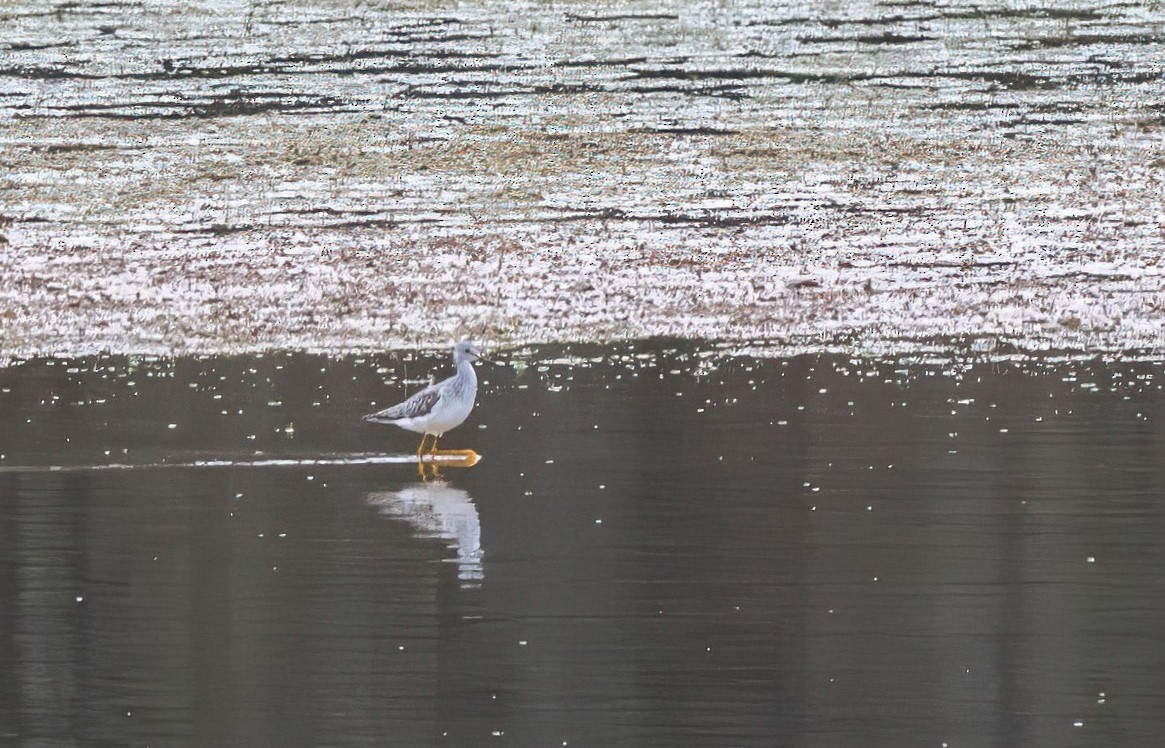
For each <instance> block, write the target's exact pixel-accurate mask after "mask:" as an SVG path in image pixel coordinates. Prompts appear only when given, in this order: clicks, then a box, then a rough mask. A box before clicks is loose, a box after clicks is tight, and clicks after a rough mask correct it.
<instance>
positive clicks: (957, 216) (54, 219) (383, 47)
mask: <svg viewBox="0 0 1165 748" xmlns="http://www.w3.org/2000/svg"><path fill="white" fill-rule="evenodd" d="M0 23H2V24H3V27H4V31H5V34H4V38H3V39H0V236H3V237H4V239H3V241H0V321H2V322H3V324H0V350H2V351H4V352H13V353H17V354H19V355H28V354H45V353H59V352H62V351H63V352H67V353H78V352H93V353H96V352H99V351H102V350H112V351H115V352H142V351H146V352H164V353H173V352H184V351H185V352H210V353H218V352H223V351H232V352H239V351H249V350H250V351H253V350H259V349H266V348H273V347H274V348H280V347H296V348H306V349H311V350H316V351H332V352H334V351H341V350H345V351H353V350H376V349H379V348H382V347H384V346H393V347H416V346H418V345H420V346H422V347H423V346H427V345H435V344H437V343H444V341H445V340H446V339H448V337H449V336H450V331H451V330H453V329H456V328H458V327H459V326H460V327H462V328H464V329H467V330H469V331H471V332H473V333H474V334H476V335H477V337H479V338H481V337H487V336H488V337H490V338H491V339H495V340H498V339H505V340H509V341H512V342H547V341H551V342H563V341H567V340H607V339H629V338H634V337H640V336H649V335H660V334H670V335H685V336H700V337H706V338H709V337H710V338H717V339H725V338H732V339H738V340H740V339H753V338H757V337H764V338H767V339H770V340H783V341H790V342H792V343H794V344H802V346H803V345H808V346H810V347H812V346H814V345H817V346H820V345H822V344H823V343H824V344H826V345H828V344H830V343H833V342H836V341H838V340H856V341H858V344H859V345H860V346H861V347H863V348H864V349H865V350H867V351H871V352H875V353H879V352H885V351H887V350H889V351H900V350H901V349H903V348H909V347H910V341H911V340H913V339H916V338H918V337H920V336H930V335H957V334H980V333H983V332H989V333H991V334H995V335H998V336H1000V337H1002V338H1004V339H1005V340H1007V341H1009V342H1012V343H1015V344H1018V345H1021V346H1022V347H1025V348H1028V349H1040V350H1043V349H1063V348H1073V349H1075V350H1097V349H1104V350H1107V351H1124V350H1128V349H1143V348H1150V349H1156V350H1160V349H1161V348H1162V346H1163V345H1165V341H1163V340H1162V336H1161V329H1160V327H1161V326H1160V319H1159V318H1160V310H1161V308H1162V306H1163V305H1165V289H1163V284H1162V280H1161V278H1162V276H1161V268H1160V266H1159V258H1160V256H1161V255H1162V252H1163V250H1165V244H1163V241H1165V224H1163V221H1165V216H1163V214H1162V212H1161V208H1160V206H1161V197H1162V194H1163V188H1162V173H1163V172H1162V165H1163V163H1165V161H1163V159H1165V154H1163V153H1162V150H1161V143H1162V127H1163V124H1165V121H1163V119H1162V117H1163V112H1165V99H1163V97H1162V85H1161V71H1162V65H1163V64H1165V44H1162V39H1161V29H1162V28H1163V24H1165V10H1163V7H1162V6H1161V4H1160V3H1157V2H1145V3H1138V2H1112V3H1105V4H1101V5H1097V4H1096V3H1089V2H1080V1H1078V0H1063V1H1062V2H1057V3H1052V4H1049V3H1027V2H1013V1H1011V0H1008V1H1006V2H991V3H983V2H971V1H965V0H949V1H948V0H943V1H942V2H930V1H929V0H925V1H921V2H912V1H910V0H904V1H902V2H898V1H895V2H867V1H862V2H847V3H835V2H816V1H809V2H768V1H767V0H764V1H762V0H755V1H749V2H733V3H714V2H679V1H674V2H673V1H665V2H658V1H657V0H651V2H638V1H637V0H600V1H598V2H552V3H542V2H539V3H521V2H504V1H498V0H482V2H474V3H446V2H428V1H427V0H418V1H417V2H404V3H391V4H377V3H347V2H339V1H331V2H313V3H304V2H297V1H295V0H288V1H280V0H270V1H265V2H241V1H240V2H230V1H228V0H205V1H203V2H190V3H180V4H179V3H142V2H137V1H136V0H125V1H123V0H113V1H111V2H100V3H76V2H50V3H46V2H41V1H39V0H37V1H35V2H33V1H28V0H17V1H14V2H8V3H5V4H4V5H3V7H0Z"/></svg>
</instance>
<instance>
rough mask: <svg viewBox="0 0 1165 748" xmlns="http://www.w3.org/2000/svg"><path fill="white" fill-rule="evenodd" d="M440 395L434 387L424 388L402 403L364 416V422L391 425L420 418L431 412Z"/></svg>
mask: <svg viewBox="0 0 1165 748" xmlns="http://www.w3.org/2000/svg"><path fill="white" fill-rule="evenodd" d="M440 397H441V394H440V393H439V392H438V391H437V388H436V387H426V388H425V389H423V390H421V391H420V392H418V393H417V394H415V395H413V396H412V397H410V398H409V399H408V400H405V401H404V402H403V403H400V404H398V405H394V406H392V407H391V408H385V409H384V410H382V411H379V412H376V413H372V414H369V415H366V416H364V420H365V421H374V422H383V423H391V422H392V421H399V420H400V419H402V418H420V417H421V416H427V415H429V414H430V413H432V412H433V408H434V407H435V406H436V405H437V400H439V399H440Z"/></svg>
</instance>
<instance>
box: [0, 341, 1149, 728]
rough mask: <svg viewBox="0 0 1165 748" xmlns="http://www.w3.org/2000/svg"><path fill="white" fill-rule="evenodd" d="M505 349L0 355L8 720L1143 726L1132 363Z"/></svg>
mask: <svg viewBox="0 0 1165 748" xmlns="http://www.w3.org/2000/svg"><path fill="white" fill-rule="evenodd" d="M502 358H503V359H505V360H507V361H508V362H509V363H510V364H511V365H510V366H508V367H505V368H497V369H492V370H484V371H483V378H484V379H485V380H488V384H487V385H486V386H484V387H483V391H482V393H481V395H480V398H479V408H478V410H476V411H475V413H474V414H473V416H472V417H471V420H470V421H469V422H468V423H467V424H466V425H465V426H463V427H461V428H460V429H458V430H457V431H455V432H453V433H451V434H450V435H448V436H447V437H446V439H445V441H444V443H443V445H442V446H445V447H450V448H454V447H462V448H469V447H472V448H473V449H476V450H477V451H478V452H480V453H481V454H482V456H483V461H482V462H481V463H480V464H479V465H477V466H476V467H474V468H472V469H465V470H454V469H446V470H445V474H444V480H443V481H437V482H429V483H422V482H420V481H419V480H418V479H417V476H416V470H415V466H414V465H412V464H409V463H408V461H407V460H405V461H403V462H395V461H394V460H395V458H394V457H393V455H398V454H401V455H407V454H408V453H409V452H410V451H411V450H412V449H415V446H416V444H415V441H416V440H415V439H414V438H413V437H412V435H410V434H406V433H404V432H399V431H397V430H395V429H386V428H379V429H378V428H376V427H373V426H369V425H366V424H363V423H361V422H360V421H359V418H358V416H359V415H360V414H361V413H364V412H367V411H369V410H371V409H372V408H373V404H374V403H375V404H376V405H377V406H383V405H385V404H387V403H389V402H391V401H394V400H395V399H397V398H399V397H400V396H401V395H402V394H404V392H405V391H406V390H411V389H413V388H415V387H416V385H415V384H412V383H406V381H405V380H410V379H417V378H427V377H428V375H429V374H430V373H431V372H434V371H436V372H438V373H439V374H440V375H442V376H443V375H444V373H445V371H446V369H447V364H446V363H445V361H444V356H441V357H437V358H433V357H427V356H413V355H385V356H383V357H380V358H365V359H356V358H347V359H329V358H324V357H316V356H308V355H283V354H279V355H267V356H262V357H233V358H203V359H181V360H147V361H142V360H132V359H126V358H118V357H114V358H94V359H84V360H77V361H54V360H39V361H32V362H27V363H25V364H23V365H18V366H14V367H12V368H9V369H6V370H3V371H0V424H3V429H2V430H0V453H2V454H3V458H2V459H0V466H3V471H2V472H0V744H3V745H17V746H34V745H35V746H40V745H54V746H59V745H133V746H144V745H150V746H162V745H178V746H210V745H215V746H232V745H238V746H263V745H272V746H275V745H279V746H315V745H334V746H348V745H375V746H384V745H393V746H397V745H399V746H424V745H457V746H462V745H464V746H479V745H499V746H501V745H514V746H563V745H568V746H614V745H636V746H687V745H700V746H772V745H798V746H800V745H807V746H840V745H844V746H887V747H894V748H897V747H898V746H935V747H936V748H937V747H938V746H942V745H944V744H949V746H951V747H952V748H953V747H955V746H988V745H992V746H1066V745H1126V746H1127V745H1156V744H1158V741H1159V740H1160V734H1161V731H1162V728H1165V639H1163V637H1162V635H1161V632H1162V623H1163V620H1165V544H1162V542H1161V539H1162V537H1165V501H1163V496H1162V494H1163V492H1165V468H1163V467H1162V464H1161V460H1160V458H1161V455H1162V449H1163V446H1165V431H1163V429H1162V427H1161V424H1162V423H1163V422H1165V408H1163V405H1165V398H1163V397H1162V394H1161V382H1162V376H1163V375H1162V368H1161V367H1160V366H1159V365H1152V364H1141V363H1136V364H1134V363H1129V364H1124V363H1119V364H1101V363H1095V362H1017V363H976V364H959V365H951V364H944V363H903V362H893V361H882V362H877V361H854V360H850V359H848V358H846V357H843V356H836V357H829V356H825V357H799V358H792V359H769V360H766V359H756V358H752V357H749V356H748V355H744V354H740V355H738V354H737V353H735V352H731V351H727V350H717V349H715V348H706V347H705V348H696V347H689V346H686V345H685V346H682V347H680V348H667V347H664V346H658V345H647V344H644V345H639V346H629V347H627V346H624V347H616V348H576V349H533V350H526V351H521V352H516V353H514V354H513V355H511V356H503V357H502ZM259 453H261V454H259ZM206 463H209V464H206ZM113 464H120V465H129V466H132V467H121V468H105V469H92V466H109V465H113ZM50 465H55V466H72V467H76V466H90V467H89V468H81V469H72V468H71V469H66V470H50V469H48V468H47V466H50Z"/></svg>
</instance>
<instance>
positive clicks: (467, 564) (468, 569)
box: [368, 480, 484, 583]
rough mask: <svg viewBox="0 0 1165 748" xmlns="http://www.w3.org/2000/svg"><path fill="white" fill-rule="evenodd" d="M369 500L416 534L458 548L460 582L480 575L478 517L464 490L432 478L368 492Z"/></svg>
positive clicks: (479, 527)
mask: <svg viewBox="0 0 1165 748" xmlns="http://www.w3.org/2000/svg"><path fill="white" fill-rule="evenodd" d="M368 503H369V504H371V505H372V506H375V507H377V508H378V509H379V510H380V512H381V513H382V514H384V515H386V516H389V517H399V518H401V519H404V520H406V521H407V522H408V523H409V524H411V525H412V526H413V529H414V530H415V531H416V534H417V536H418V537H422V538H440V539H441V540H445V541H447V543H446V545H447V546H448V547H449V548H450V549H453V550H455V551H457V559H456V560H457V578H458V579H460V580H461V581H462V582H463V583H468V582H478V581H480V580H481V579H482V574H483V572H482V567H481V559H482V556H483V555H484V552H483V551H482V548H481V519H480V518H479V517H478V514H477V507H475V506H474V505H473V499H471V498H470V496H469V494H468V493H467V492H465V491H462V490H461V489H460V488H454V487H453V486H451V485H449V484H448V483H446V482H445V481H442V480H432V481H426V482H423V483H417V484H415V485H411V486H407V487H405V488H403V489H401V490H399V491H383V492H376V493H370V494H368Z"/></svg>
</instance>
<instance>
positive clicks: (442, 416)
mask: <svg viewBox="0 0 1165 748" xmlns="http://www.w3.org/2000/svg"><path fill="white" fill-rule="evenodd" d="M486 360H488V359H486V358H485V357H484V356H482V355H481V351H479V350H478V349H477V348H476V347H474V345H473V344H472V343H470V342H469V341H468V340H463V341H461V342H460V343H458V344H457V345H455V346H453V366H454V367H455V368H456V369H457V373H456V374H455V375H454V376H451V377H449V378H448V379H446V380H444V381H441V382H437V383H436V384H431V385H429V386H428V387H426V388H425V389H423V390H421V391H420V392H418V393H416V394H415V395H413V396H412V397H410V398H409V399H408V400H405V401H404V402H403V403H399V404H397V405H394V406H392V407H391V408H385V409H384V410H381V411H377V412H376V413H369V414H368V415H366V416H364V420H365V421H368V422H369V423H391V424H392V425H393V426H399V427H401V428H402V429H408V430H409V431H415V432H417V433H418V434H420V435H421V444H420V446H419V447H417V459H418V460H420V459H421V457H422V456H424V455H426V454H429V455H431V454H433V453H434V452H436V451H437V440H438V439H440V438H441V437H442V436H443V435H444V434H445V432H446V431H449V430H450V429H455V428H457V427H458V426H460V425H461V424H462V423H464V422H465V419H466V418H468V417H469V412H470V411H471V410H473V401H474V400H475V399H477V374H476V373H475V372H474V371H473V362H474V361H486ZM430 436H432V437H433V444H432V446H430V447H429V451H428V452H426V451H425V441H426V440H428V438H429V437H430Z"/></svg>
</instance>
